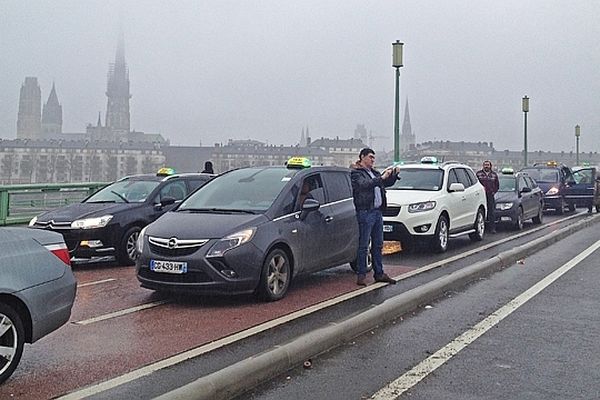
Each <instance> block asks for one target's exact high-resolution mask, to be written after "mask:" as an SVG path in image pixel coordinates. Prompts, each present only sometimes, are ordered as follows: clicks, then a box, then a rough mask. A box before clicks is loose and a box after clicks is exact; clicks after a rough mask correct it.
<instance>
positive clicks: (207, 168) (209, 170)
mask: <svg viewBox="0 0 600 400" xmlns="http://www.w3.org/2000/svg"><path fill="white" fill-rule="evenodd" d="M202 173H203V174H214V173H215V171H214V170H213V163H212V162H210V161H207V162H205V163H204V169H203V170H202Z"/></svg>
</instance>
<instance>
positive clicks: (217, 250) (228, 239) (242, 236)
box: [206, 228, 256, 257]
mask: <svg viewBox="0 0 600 400" xmlns="http://www.w3.org/2000/svg"><path fill="white" fill-rule="evenodd" d="M254 232H256V228H248V229H244V230H243V231H239V232H236V233H232V234H231V235H227V236H225V237H224V238H223V239H220V240H219V241H218V242H217V243H215V244H214V245H213V247H211V249H210V250H209V251H208V254H206V257H221V256H222V255H223V254H225V252H226V251H228V250H231V249H233V248H236V247H238V246H240V245H242V244H244V243H246V242H249V241H250V240H251V239H252V237H253V236H254Z"/></svg>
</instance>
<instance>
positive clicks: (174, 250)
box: [148, 236, 208, 257]
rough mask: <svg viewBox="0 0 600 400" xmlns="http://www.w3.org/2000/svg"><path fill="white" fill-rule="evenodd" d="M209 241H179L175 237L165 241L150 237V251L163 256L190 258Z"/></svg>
mask: <svg viewBox="0 0 600 400" xmlns="http://www.w3.org/2000/svg"><path fill="white" fill-rule="evenodd" d="M206 242H208V239H177V238H175V237H172V238H169V239H165V238H160V237H155V236H150V237H148V244H149V245H150V250H151V251H152V252H153V253H154V254H158V255H161V256H172V257H180V256H189V255H190V254H193V253H195V252H196V251H197V250H198V249H199V248H200V247H202V246H203V245H204V244H205V243H206Z"/></svg>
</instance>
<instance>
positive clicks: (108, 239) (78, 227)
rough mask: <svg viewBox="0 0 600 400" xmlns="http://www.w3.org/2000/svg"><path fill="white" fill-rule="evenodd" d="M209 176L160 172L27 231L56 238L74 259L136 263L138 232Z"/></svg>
mask: <svg viewBox="0 0 600 400" xmlns="http://www.w3.org/2000/svg"><path fill="white" fill-rule="evenodd" d="M213 176H214V175H212V174H201V173H189V174H175V173H174V171H173V170H172V169H170V168H162V169H161V170H159V172H158V173H157V174H155V175H152V174H141V175H133V176H128V177H125V178H122V179H120V180H118V181H116V182H114V183H111V184H110V185H108V186H106V187H104V188H102V189H100V190H99V191H98V192H96V193H94V194H93V195H91V196H89V197H88V198H86V199H84V200H83V201H82V202H81V203H77V204H71V205H68V206H65V207H61V208H58V209H56V210H51V211H48V212H45V213H43V214H41V215H39V216H37V217H35V218H33V219H32V220H31V222H30V223H29V226H30V227H32V228H37V229H46V230H51V231H55V232H59V233H61V234H62V235H63V236H64V238H65V241H66V243H67V246H68V248H69V252H70V254H71V256H72V257H74V258H92V257H105V256H116V257H117V260H118V261H119V262H120V263H122V264H124V265H133V264H134V263H135V259H136V257H137V253H136V251H135V243H136V241H137V238H138V235H139V233H140V231H141V230H142V228H143V227H144V226H146V225H148V224H149V223H150V222H152V221H154V220H156V219H157V218H158V217H160V216H161V215H163V214H164V213H165V212H167V211H169V210H170V209H172V208H173V207H175V205H176V204H178V203H179V202H181V201H182V200H183V199H184V198H185V197H186V196H187V195H188V194H189V193H191V192H193V191H194V190H195V189H197V188H198V187H200V186H202V185H203V184H205V183H206V182H208V181H209V180H210V179H212V177H213Z"/></svg>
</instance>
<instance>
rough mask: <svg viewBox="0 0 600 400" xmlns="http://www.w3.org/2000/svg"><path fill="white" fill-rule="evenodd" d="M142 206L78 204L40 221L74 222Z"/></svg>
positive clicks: (59, 209)
mask: <svg viewBox="0 0 600 400" xmlns="http://www.w3.org/2000/svg"><path fill="white" fill-rule="evenodd" d="M140 205H141V203H77V204H71V205H68V206H65V207H61V208H57V209H56V210H52V211H48V212H45V213H43V214H41V215H40V216H38V221H40V222H48V221H51V220H53V221H55V222H72V221H75V220H77V219H82V218H90V217H101V216H103V215H106V214H115V213H118V212H122V211H128V210H131V209H133V208H137V207H139V206H140Z"/></svg>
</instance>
